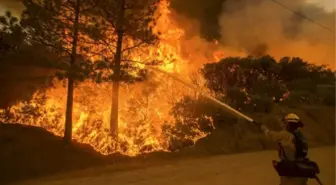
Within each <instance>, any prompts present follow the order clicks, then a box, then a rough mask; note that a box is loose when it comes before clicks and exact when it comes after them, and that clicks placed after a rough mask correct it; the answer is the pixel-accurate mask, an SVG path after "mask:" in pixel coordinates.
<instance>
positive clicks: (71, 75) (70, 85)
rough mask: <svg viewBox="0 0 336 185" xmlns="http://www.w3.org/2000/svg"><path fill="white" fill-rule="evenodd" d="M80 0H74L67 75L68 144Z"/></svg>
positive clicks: (70, 130)
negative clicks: (68, 71) (73, 18)
mask: <svg viewBox="0 0 336 185" xmlns="http://www.w3.org/2000/svg"><path fill="white" fill-rule="evenodd" d="M79 8H80V0H77V1H76V9H75V20H74V24H73V38H72V50H71V59H70V73H69V76H68V94H67V104H66V113H65V129H64V141H65V143H67V144H69V143H71V140H72V108H73V92H74V66H75V63H76V59H77V42H78V22H79V11H80V9H79Z"/></svg>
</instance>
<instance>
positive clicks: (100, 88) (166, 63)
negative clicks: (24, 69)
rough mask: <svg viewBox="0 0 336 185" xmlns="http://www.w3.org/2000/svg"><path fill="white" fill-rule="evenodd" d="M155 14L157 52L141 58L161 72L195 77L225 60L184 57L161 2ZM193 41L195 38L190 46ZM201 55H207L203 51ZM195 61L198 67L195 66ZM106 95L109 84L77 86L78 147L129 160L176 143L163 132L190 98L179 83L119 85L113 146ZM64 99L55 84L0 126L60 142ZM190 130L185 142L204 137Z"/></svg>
mask: <svg viewBox="0 0 336 185" xmlns="http://www.w3.org/2000/svg"><path fill="white" fill-rule="evenodd" d="M159 12H160V13H161V16H160V18H159V19H158V20H157V24H156V27H155V30H156V31H159V32H160V33H162V34H161V35H160V36H159V39H160V42H159V44H158V45H157V46H155V47H151V48H148V49H149V51H150V52H148V56H146V57H147V58H152V59H153V60H159V61H163V64H162V65H161V66H159V68H160V69H162V70H165V71H167V72H171V73H177V74H179V76H181V77H184V78H188V77H189V76H190V74H192V73H193V72H195V70H192V68H191V67H190V66H191V65H193V66H197V65H199V64H202V63H205V62H208V61H209V60H213V61H214V60H216V59H219V58H221V57H222V56H223V55H224V53H223V50H221V49H220V48H218V49H217V48H216V49H214V50H213V51H212V55H211V56H210V58H209V57H207V56H204V55H203V53H202V52H199V51H198V52H194V51H197V49H195V50H190V51H189V52H188V51H187V54H186V51H185V50H184V51H183V50H182V45H183V43H184V42H187V41H186V40H185V38H184V36H185V33H184V30H183V29H181V28H180V27H179V26H178V25H177V24H176V23H175V22H174V20H173V19H172V15H171V14H172V12H171V11H170V9H169V3H168V2H167V1H161V2H160V6H159ZM195 40H196V41H195ZM197 40H199V38H196V39H194V40H193V41H190V42H197ZM210 44H212V45H214V46H216V45H217V44H216V43H210ZM190 47H193V46H192V45H191V46H190ZM204 49H205V50H208V48H207V47H205V48H204ZM207 52H209V51H207ZM134 57H135V58H136V57H137V56H134ZM196 58H200V60H203V61H200V60H199V61H195V59H196ZM193 69H197V67H195V68H193ZM111 92H112V87H111V84H109V83H99V84H97V83H95V82H92V81H85V82H81V83H78V84H76V88H75V92H74V107H73V131H72V132H73V138H74V140H76V141H78V142H80V143H87V144H90V145H91V146H92V147H94V149H95V150H96V151H99V152H100V153H102V154H104V155H108V154H111V153H114V152H120V153H122V154H125V155H129V156H135V155H138V154H141V153H146V152H153V151H159V150H163V151H168V147H169V137H172V138H173V137H175V136H174V135H173V134H172V133H169V132H167V131H165V130H163V126H164V125H165V124H170V125H174V117H172V115H170V110H171V108H172V106H173V105H174V104H175V103H176V102H178V101H179V100H181V98H182V97H183V95H186V94H189V95H194V94H195V92H193V91H192V90H190V89H188V88H186V87H184V86H183V85H182V84H180V83H179V82H176V81H174V80H172V79H168V77H167V76H165V75H164V74H159V73H154V72H152V73H151V74H150V78H149V79H148V80H146V81H145V82H139V83H135V84H132V85H125V84H124V85H123V86H122V88H121V93H120V109H119V134H118V141H117V142H116V141H115V140H113V138H112V137H111V136H110V132H109V119H110V118H109V116H110V106H111V103H110V102H111ZM66 93H67V89H66V85H65V82H64V81H55V82H54V87H53V88H49V89H47V90H46V91H42V90H41V91H38V92H36V93H35V94H34V96H33V98H32V100H30V101H29V102H18V103H17V104H16V105H14V106H12V107H11V109H10V115H11V116H10V119H9V120H8V118H1V117H0V121H2V122H11V123H20V124H26V125H32V126H38V127H42V128H45V129H46V130H48V131H50V132H52V133H53V134H55V135H58V136H62V135H63V131H64V120H65V115H64V113H65V102H66ZM0 113H1V112H0ZM4 113H5V111H2V114H4ZM6 119H7V120H6ZM209 119H210V118H209ZM184 124H188V123H184ZM190 129H192V130H193V132H194V133H196V134H195V136H193V137H192V138H187V139H190V140H192V141H193V142H195V141H197V140H198V139H200V138H202V137H205V136H206V135H207V134H208V133H205V132H202V131H201V130H199V128H197V127H196V126H190ZM186 137H187V136H186ZM188 137H189V136H188Z"/></svg>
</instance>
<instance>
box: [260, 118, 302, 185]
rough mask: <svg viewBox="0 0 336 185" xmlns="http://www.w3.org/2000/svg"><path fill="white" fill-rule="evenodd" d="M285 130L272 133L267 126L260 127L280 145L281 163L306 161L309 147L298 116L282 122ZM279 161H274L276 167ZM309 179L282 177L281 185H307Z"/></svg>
mask: <svg viewBox="0 0 336 185" xmlns="http://www.w3.org/2000/svg"><path fill="white" fill-rule="evenodd" d="M282 123H283V129H282V130H281V131H278V132H276V131H271V130H269V129H268V128H267V127H266V126H265V125H260V127H261V130H262V131H263V132H264V134H265V135H266V136H267V137H268V138H270V139H271V140H273V141H275V142H277V143H278V145H279V150H278V151H279V158H280V161H283V160H287V161H300V160H304V159H305V158H306V157H307V154H308V145H307V142H306V139H305V138H304V136H303V135H302V133H301V131H300V128H301V127H303V123H302V122H301V121H300V118H299V117H298V116H297V115H296V114H293V113H291V114H288V115H287V116H286V117H285V118H284V119H283V121H282ZM277 164H278V162H277V161H273V165H274V166H276V165H277ZM307 181H308V178H307V177H288V176H281V177H280V185H307Z"/></svg>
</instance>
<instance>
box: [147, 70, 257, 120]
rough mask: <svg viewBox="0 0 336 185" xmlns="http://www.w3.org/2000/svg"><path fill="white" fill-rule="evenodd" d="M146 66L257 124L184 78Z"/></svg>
mask: <svg viewBox="0 0 336 185" xmlns="http://www.w3.org/2000/svg"><path fill="white" fill-rule="evenodd" d="M147 67H148V68H150V69H153V70H155V71H158V72H160V73H164V74H166V75H167V76H169V77H170V78H173V79H174V80H176V81H179V82H181V83H182V84H184V85H186V86H187V87H189V88H191V89H193V90H195V91H197V92H199V93H201V94H202V95H203V96H204V97H206V98H208V99H209V100H212V101H213V102H215V103H217V104H219V105H220V106H221V107H223V108H225V110H226V111H227V112H230V113H231V114H233V115H235V116H237V117H239V118H243V119H245V120H247V121H248V122H251V123H254V124H258V123H257V122H255V121H254V120H253V119H252V118H250V117H248V116H246V115H245V114H243V113H241V112H239V111H237V110H236V109H234V108H232V107H230V106H229V105H227V104H226V103H223V102H221V101H219V100H217V99H216V98H214V97H213V96H211V95H210V94H208V93H206V92H204V91H202V90H200V89H198V88H197V87H195V86H193V85H191V84H189V83H187V82H185V81H184V80H182V79H180V78H178V77H176V76H174V75H172V74H171V73H168V72H166V71H163V70H161V69H159V68H156V67H152V66H147Z"/></svg>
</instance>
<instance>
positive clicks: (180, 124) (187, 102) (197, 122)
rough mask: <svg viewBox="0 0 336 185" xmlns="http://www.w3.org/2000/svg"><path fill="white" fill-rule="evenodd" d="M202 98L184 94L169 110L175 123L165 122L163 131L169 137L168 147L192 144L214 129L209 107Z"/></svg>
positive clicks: (172, 148) (179, 147) (173, 148)
mask: <svg viewBox="0 0 336 185" xmlns="http://www.w3.org/2000/svg"><path fill="white" fill-rule="evenodd" d="M208 108H209V104H208V103H207V102H206V101H204V99H202V98H200V99H193V98H191V97H189V96H185V97H184V98H183V99H182V100H181V101H180V102H178V103H177V104H176V105H175V106H174V107H173V108H172V110H171V114H172V115H173V116H174V118H175V124H174V125H171V124H165V125H164V127H163V133H164V134H165V135H166V136H167V137H168V139H169V144H170V146H169V149H170V150H171V151H175V150H178V149H181V148H184V147H188V146H192V145H194V143H195V142H196V141H197V140H198V139H199V138H202V137H204V136H206V135H207V133H210V132H212V131H213V130H214V125H213V119H212V117H211V116H210V112H211V109H208Z"/></svg>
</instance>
